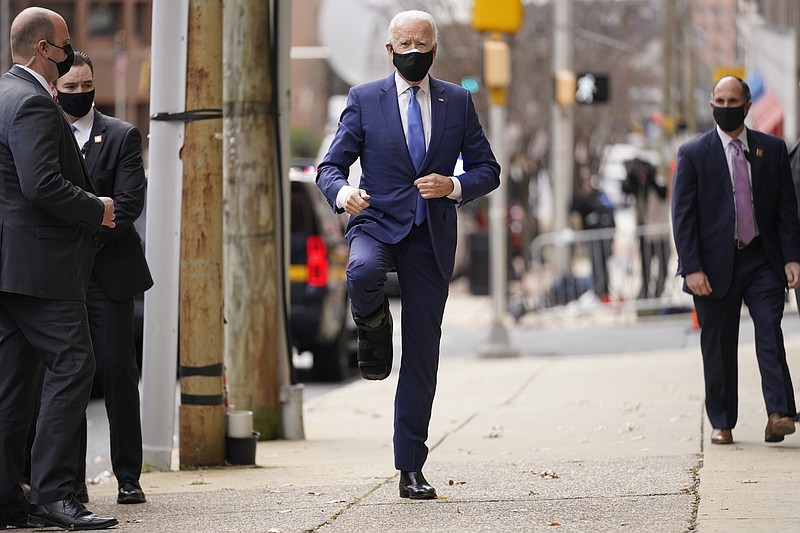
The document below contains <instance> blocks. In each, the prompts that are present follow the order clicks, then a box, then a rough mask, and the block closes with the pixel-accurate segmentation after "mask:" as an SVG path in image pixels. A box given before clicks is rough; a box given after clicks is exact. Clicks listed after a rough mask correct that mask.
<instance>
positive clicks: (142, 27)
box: [133, 2, 153, 43]
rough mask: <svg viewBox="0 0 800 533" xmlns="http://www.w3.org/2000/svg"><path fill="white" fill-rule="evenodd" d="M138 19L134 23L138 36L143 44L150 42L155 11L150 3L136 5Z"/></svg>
mask: <svg viewBox="0 0 800 533" xmlns="http://www.w3.org/2000/svg"><path fill="white" fill-rule="evenodd" d="M135 17H136V19H135V20H134V21H133V23H134V27H135V28H136V35H137V36H138V37H139V39H141V41H142V42H145V43H149V42H150V27H151V26H152V24H153V9H152V4H151V3H150V2H140V3H138V4H136V14H135Z"/></svg>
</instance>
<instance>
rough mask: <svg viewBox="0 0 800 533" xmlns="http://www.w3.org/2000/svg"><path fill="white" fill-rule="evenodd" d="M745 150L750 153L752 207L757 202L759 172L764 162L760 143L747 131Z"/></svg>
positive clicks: (759, 187) (759, 185) (759, 181)
mask: <svg viewBox="0 0 800 533" xmlns="http://www.w3.org/2000/svg"><path fill="white" fill-rule="evenodd" d="M747 148H748V150H749V151H750V183H751V185H752V188H753V206H754V207H755V204H756V203H757V202H758V193H759V190H760V189H761V182H762V181H763V180H762V179H761V171H762V164H763V161H764V148H763V147H762V146H761V141H760V139H759V138H758V137H756V136H755V134H753V132H752V131H751V130H750V129H748V130H747Z"/></svg>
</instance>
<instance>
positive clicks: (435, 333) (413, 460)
mask: <svg viewBox="0 0 800 533" xmlns="http://www.w3.org/2000/svg"><path fill="white" fill-rule="evenodd" d="M436 48H437V33H436V24H435V22H434V20H433V18H432V17H431V16H430V15H429V14H428V13H425V12H423V11H406V12H403V13H400V14H398V15H396V16H395V17H394V18H393V19H392V21H391V23H390V24H389V32H388V42H387V43H386V50H387V52H388V54H389V57H390V58H391V59H392V62H393V64H394V66H395V68H396V72H395V73H393V74H392V75H390V76H389V77H387V78H385V79H382V80H378V81H374V82H371V83H366V84H364V85H360V86H358V87H354V88H352V89H351V90H350V94H349V97H348V102H347V106H346V108H345V110H344V112H343V113H342V116H341V119H340V123H339V129H338V131H337V132H336V135H335V137H334V140H333V142H332V143H331V147H330V149H329V151H328V153H327V155H326V156H325V158H324V159H323V161H322V162H321V163H320V164H319V169H318V174H317V184H318V185H319V187H320V189H321V190H322V192H323V193H324V194H325V197H326V198H327V200H328V202H329V203H330V204H331V206H332V207H333V209H334V210H335V211H337V212H343V211H344V212H347V213H348V214H349V215H350V220H349V222H348V225H347V238H348V241H349V243H350V260H349V263H348V266H347V291H348V294H349V296H350V300H351V305H352V311H353V318H354V320H355V322H356V325H357V328H358V366H359V368H360V370H361V374H362V376H363V377H364V378H366V379H372V380H380V379H384V378H386V377H387V376H388V375H389V373H390V371H391V368H392V324H393V323H392V317H391V313H390V311H389V303H388V300H387V299H386V296H385V295H384V291H383V286H384V283H385V282H386V279H387V278H386V273H387V271H389V270H391V269H396V270H397V275H398V280H399V283H400V292H401V302H402V306H403V316H402V365H401V369H400V376H399V378H398V383H397V393H396V397H395V419H394V461H395V467H396V468H397V469H398V470H400V496H401V497H405V498H412V499H428V498H435V497H436V491H435V490H434V488H433V487H432V486H430V485H429V484H428V482H427V481H426V480H425V477H424V476H423V474H422V466H423V465H424V463H425V460H426V458H427V455H428V448H427V446H426V445H425V441H426V439H427V437H428V423H429V421H430V416H431V408H432V404H433V397H434V392H435V389H436V374H437V368H438V364H439V343H440V339H441V325H442V317H443V314H444V307H445V302H446V300H447V294H448V286H449V281H450V278H451V277H452V274H453V263H454V260H455V249H456V207H457V206H458V205H463V204H464V203H466V202H469V201H470V200H474V199H475V198H478V197H480V196H482V195H485V194H487V193H489V192H490V191H492V190H493V189H495V188H496V187H497V186H498V185H499V183H500V182H499V174H500V166H499V165H498V164H497V162H496V161H495V158H494V155H493V154H492V151H491V148H490V147H489V143H488V141H487V140H486V137H485V136H484V134H483V130H482V128H481V125H480V122H479V120H478V116H477V114H476V112H475V108H474V106H473V104H472V99H471V97H470V94H469V92H467V91H466V90H464V89H462V88H461V87H459V86H457V85H453V84H451V83H447V82H443V81H441V80H437V79H435V78H433V77H431V76H429V75H428V70H429V68H430V66H431V64H432V63H433V60H434V58H435V57H436ZM459 155H461V156H462V158H463V168H464V171H465V172H464V174H462V175H460V176H459V177H458V178H456V177H453V170H454V168H455V166H456V161H457V160H458V158H459ZM358 158H360V162H361V169H362V174H361V181H360V184H359V188H358V189H356V188H354V187H351V186H350V185H348V182H347V177H348V173H349V169H350V165H351V164H352V163H353V162H354V161H355V160H356V159H358Z"/></svg>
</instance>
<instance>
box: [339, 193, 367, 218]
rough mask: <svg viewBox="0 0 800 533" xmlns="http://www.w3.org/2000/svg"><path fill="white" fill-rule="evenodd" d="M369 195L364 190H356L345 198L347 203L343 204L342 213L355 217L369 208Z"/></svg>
mask: <svg viewBox="0 0 800 533" xmlns="http://www.w3.org/2000/svg"><path fill="white" fill-rule="evenodd" d="M367 200H369V194H367V191H365V190H364V189H356V190H354V191H353V192H351V193H350V195H349V196H348V197H347V202H346V203H345V204H344V211H345V213H347V214H348V215H357V214H359V213H360V212H361V211H363V210H364V209H366V208H368V207H369V202H367Z"/></svg>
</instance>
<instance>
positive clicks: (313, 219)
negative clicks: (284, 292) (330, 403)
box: [289, 167, 356, 381]
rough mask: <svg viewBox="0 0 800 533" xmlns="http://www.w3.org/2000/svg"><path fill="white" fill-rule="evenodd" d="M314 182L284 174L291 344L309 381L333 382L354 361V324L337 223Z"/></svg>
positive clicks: (305, 174)
mask: <svg viewBox="0 0 800 533" xmlns="http://www.w3.org/2000/svg"><path fill="white" fill-rule="evenodd" d="M315 178H316V172H315V171H314V169H313V168H311V167H307V168H306V169H300V168H296V167H293V168H292V169H291V170H290V172H289V181H290V183H291V207H290V219H291V223H290V231H291V244H290V246H291V248H290V259H291V265H290V267H289V281H290V283H291V293H290V294H291V299H290V302H291V312H290V324H291V333H292V344H293V345H294V346H295V347H296V348H297V350H298V351H300V352H303V351H310V352H311V353H312V354H313V356H314V367H313V370H312V376H313V378H314V379H316V380H323V381H339V380H341V379H343V378H344V377H345V376H346V374H347V372H348V370H349V368H350V367H351V366H352V364H353V362H354V359H355V337H356V333H355V324H354V323H353V319H352V317H351V315H350V305H349V300H348V298H347V292H346V290H345V268H346V267H347V257H348V248H347V241H346V240H345V238H344V232H343V227H342V222H343V221H342V219H341V218H340V217H338V216H336V215H335V214H334V213H333V211H332V210H331V208H330V206H329V205H328V203H327V202H326V201H325V198H324V197H323V196H322V192H320V190H319V189H318V188H317V185H316V183H315Z"/></svg>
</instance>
